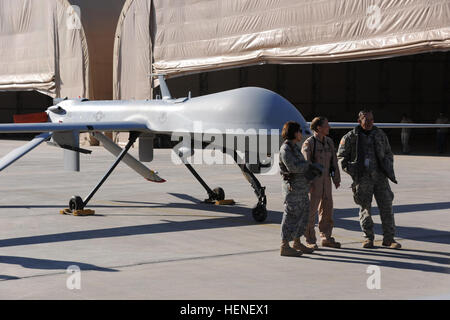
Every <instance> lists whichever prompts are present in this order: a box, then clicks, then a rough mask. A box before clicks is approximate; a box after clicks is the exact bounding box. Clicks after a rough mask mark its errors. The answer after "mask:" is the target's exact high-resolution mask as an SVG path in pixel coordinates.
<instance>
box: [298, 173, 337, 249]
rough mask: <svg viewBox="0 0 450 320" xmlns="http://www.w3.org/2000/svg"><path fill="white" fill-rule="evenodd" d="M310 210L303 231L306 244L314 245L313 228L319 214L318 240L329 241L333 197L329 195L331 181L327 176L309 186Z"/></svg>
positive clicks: (314, 235)
mask: <svg viewBox="0 0 450 320" xmlns="http://www.w3.org/2000/svg"><path fill="white" fill-rule="evenodd" d="M309 198H310V210H309V221H308V225H307V227H306V231H305V234H304V235H305V238H306V242H307V243H309V244H314V243H316V241H317V239H316V232H315V230H314V226H315V224H316V220H317V212H318V213H319V232H320V238H321V239H322V240H323V239H330V238H331V233H332V230H333V225H334V224H333V197H332V194H331V179H330V177H329V176H322V177H320V178H318V179H317V180H315V181H314V182H313V184H312V185H311V190H310V193H309Z"/></svg>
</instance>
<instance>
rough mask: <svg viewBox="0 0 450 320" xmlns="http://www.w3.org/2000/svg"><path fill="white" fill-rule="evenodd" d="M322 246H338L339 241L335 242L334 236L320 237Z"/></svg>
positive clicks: (339, 245) (339, 244)
mask: <svg viewBox="0 0 450 320" xmlns="http://www.w3.org/2000/svg"><path fill="white" fill-rule="evenodd" d="M321 244H322V247H329V248H340V247H341V243H340V242H337V241H336V240H335V239H334V238H329V239H322V243H321Z"/></svg>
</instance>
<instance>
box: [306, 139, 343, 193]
mask: <svg viewBox="0 0 450 320" xmlns="http://www.w3.org/2000/svg"><path fill="white" fill-rule="evenodd" d="M314 145H315V150H314ZM302 154H303V156H304V157H305V159H306V160H309V161H311V162H318V163H320V164H321V165H322V166H323V168H324V170H323V174H322V176H321V177H319V178H316V179H314V180H313V181H312V183H313V185H320V184H323V183H327V182H328V181H330V179H329V178H330V167H331V166H333V167H334V170H335V173H334V177H332V179H333V182H334V183H335V184H336V183H340V182H341V173H340V170H339V166H338V161H337V157H336V151H335V149H334V143H333V140H331V138H329V137H325V138H324V142H321V141H319V139H318V138H317V135H316V134H314V136H311V137H309V138H308V139H306V141H305V142H304V143H303V146H302ZM313 154H314V159H313Z"/></svg>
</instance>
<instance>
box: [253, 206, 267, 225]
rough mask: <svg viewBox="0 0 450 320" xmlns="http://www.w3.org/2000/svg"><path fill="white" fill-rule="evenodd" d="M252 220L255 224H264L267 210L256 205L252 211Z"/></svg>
mask: <svg viewBox="0 0 450 320" xmlns="http://www.w3.org/2000/svg"><path fill="white" fill-rule="evenodd" d="M252 216H253V219H255V221H257V222H264V221H265V220H266V218H267V209H266V207H265V206H263V205H261V204H257V205H256V207H254V208H253V210H252Z"/></svg>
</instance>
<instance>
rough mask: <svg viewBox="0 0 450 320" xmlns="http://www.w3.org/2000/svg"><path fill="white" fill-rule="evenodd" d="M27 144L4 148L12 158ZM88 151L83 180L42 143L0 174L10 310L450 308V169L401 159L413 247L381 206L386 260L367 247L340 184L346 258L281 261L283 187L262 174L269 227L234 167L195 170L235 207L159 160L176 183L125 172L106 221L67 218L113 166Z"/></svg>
mask: <svg viewBox="0 0 450 320" xmlns="http://www.w3.org/2000/svg"><path fill="white" fill-rule="evenodd" d="M24 143H25V142H23V141H0V146H1V150H2V151H1V155H2V156H3V155H5V154H6V153H7V152H9V151H10V150H12V149H14V148H16V147H19V146H20V145H22V144H24ZM87 148H89V149H91V150H93V152H92V154H91V155H81V172H66V171H64V169H63V161H62V154H63V152H62V151H61V150H60V149H57V148H55V147H52V146H48V145H45V144H44V145H41V146H39V147H38V148H36V149H35V150H33V151H32V152H31V153H30V154H28V155H26V156H25V157H24V158H22V159H20V160H19V161H17V162H16V163H15V164H13V165H12V166H10V167H8V168H7V169H5V170H4V171H2V172H1V173H0V191H1V194H2V197H1V198H0V299H70V300H73V299H206V300H208V299H288V300H291V299H302V300H304V299H449V298H450V215H449V213H450V200H449V194H450V193H449V190H450V158H449V157H435V156H403V155H396V156H395V169H396V175H397V179H398V181H399V184H398V185H395V184H391V186H392V190H393V191H394V194H395V199H394V212H395V220H396V225H397V238H396V239H397V240H398V242H400V243H401V244H402V246H403V248H402V249H400V250H391V249H387V248H384V247H382V246H381V240H382V230H381V222H380V217H379V215H378V211H377V209H376V203H375V201H374V202H373V206H374V210H373V214H374V222H375V232H376V239H375V240H376V245H377V248H376V249H363V248H362V247H361V242H362V240H363V239H362V232H361V230H360V226H359V220H358V209H357V208H356V206H355V204H354V202H353V198H352V193H351V189H350V183H351V182H350V178H349V176H347V175H346V174H345V173H342V177H343V181H342V183H341V187H340V188H339V189H338V190H333V192H334V203H335V228H334V237H335V238H336V240H337V241H340V242H341V243H342V248H341V249H329V248H321V247H320V248H319V250H317V251H315V252H314V253H313V254H308V255H306V254H305V255H303V256H302V257H300V258H289V257H281V256H280V253H279V245H280V222H281V218H282V212H283V204H282V198H281V179H280V176H279V175H258V178H259V179H260V181H261V183H262V185H264V186H266V187H267V189H266V192H267V200H268V211H269V213H268V218H267V220H266V221H265V222H264V223H257V222H255V221H254V220H253V218H252V216H251V208H252V207H253V206H254V205H255V204H256V197H255V195H254V193H253V190H252V189H251V187H250V185H249V184H248V182H247V181H246V180H245V179H244V178H243V176H242V174H241V173H240V170H239V168H238V167H237V166H236V165H215V166H208V165H194V167H195V168H196V169H197V170H198V172H199V174H200V175H201V176H202V177H203V178H204V180H205V181H206V182H207V183H208V184H209V185H210V186H211V187H212V188H214V187H217V186H221V187H222V188H223V189H224V190H225V194H226V198H227V199H234V200H235V201H236V205H234V206H216V205H209V204H202V203H200V202H201V201H202V200H204V199H205V198H206V197H207V195H206V192H205V190H204V189H203V188H202V187H201V185H200V184H199V183H198V182H197V181H196V180H195V179H194V177H193V176H192V175H191V174H190V172H189V171H188V170H187V169H186V168H185V167H184V166H183V165H174V164H173V163H172V160H171V154H170V152H171V151H170V150H168V149H160V150H155V159H154V161H153V162H151V163H149V164H147V165H148V166H149V167H150V168H151V169H153V170H155V171H158V172H159V174H160V175H161V177H163V178H164V179H166V180H167V182H166V183H162V184H157V183H152V182H148V181H146V180H144V179H143V178H141V177H140V176H138V175H137V174H136V173H135V172H134V171H132V170H131V169H129V168H128V167H127V166H126V165H125V164H119V166H118V167H117V169H116V170H115V171H114V172H113V174H112V175H111V177H110V178H109V179H108V180H107V181H106V183H105V184H104V185H103V186H102V188H101V189H100V190H99V191H98V193H97V194H96V195H95V196H94V197H93V199H92V200H91V202H90V203H89V205H88V208H90V209H94V210H95V211H96V214H95V215H94V216H88V217H76V216H71V215H61V214H59V210H60V209H63V208H66V207H68V202H69V199H70V197H71V196H72V195H80V196H81V197H83V198H84V197H85V196H86V195H87V194H88V193H89V192H90V190H91V189H92V188H93V187H94V186H95V184H96V183H97V182H98V181H99V180H100V178H101V177H102V175H103V174H104V172H106V171H107V169H108V168H109V166H110V165H111V164H112V162H113V156H112V155H110V154H109V153H107V151H105V150H104V149H103V148H101V147H87ZM131 154H133V155H136V154H137V149H136V148H133V149H132V150H131ZM316 229H317V228H316ZM317 234H318V231H317ZM71 266H76V267H75V269H74V267H71ZM69 267H71V268H69ZM68 268H69V270H72V273H71V272H70V271H68ZM76 268H78V269H76ZM73 270H75V273H73ZM77 270H80V271H79V272H78V271H77ZM378 276H379V277H378Z"/></svg>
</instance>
